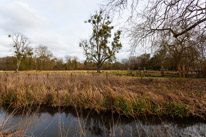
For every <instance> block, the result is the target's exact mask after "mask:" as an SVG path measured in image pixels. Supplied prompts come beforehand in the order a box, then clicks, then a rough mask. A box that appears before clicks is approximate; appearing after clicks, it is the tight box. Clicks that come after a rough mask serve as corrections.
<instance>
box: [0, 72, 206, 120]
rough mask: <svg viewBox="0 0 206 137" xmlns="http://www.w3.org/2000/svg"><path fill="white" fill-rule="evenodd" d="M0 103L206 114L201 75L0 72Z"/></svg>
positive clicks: (205, 86) (127, 112)
mask: <svg viewBox="0 0 206 137" xmlns="http://www.w3.org/2000/svg"><path fill="white" fill-rule="evenodd" d="M0 104H1V105H11V106H12V107H14V108H18V107H23V106H27V105H43V106H66V107H79V108H84V109H91V110H94V111H95V112H97V113H100V112H107V111H109V112H114V113H118V114H120V115H124V116H131V117H136V116H144V115H152V116H160V117H161V116H169V117H197V118H201V119H204V120H205V118H206V80H205V79H152V78H143V79H140V78H132V77H126V76H114V75H108V74H104V75H103V74H81V73H76V74H72V73H71V74H69V73H67V74H66V73H56V74H55V73H53V74H49V73H45V74H38V73H35V74H32V73H27V74H24V73H19V74H17V73H6V74H4V73H2V74H0Z"/></svg>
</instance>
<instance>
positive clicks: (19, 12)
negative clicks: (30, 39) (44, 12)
mask: <svg viewBox="0 0 206 137" xmlns="http://www.w3.org/2000/svg"><path fill="white" fill-rule="evenodd" d="M0 8H1V10H0V12H1V17H2V18H3V19H4V20H1V21H0V26H1V29H3V30H4V31H6V32H27V31H31V30H35V29H41V28H43V27H46V26H47V25H49V21H47V20H46V19H45V18H44V17H42V16H40V14H39V13H38V12H37V11H36V10H35V9H33V8H31V7H30V6H29V5H27V4H26V3H23V2H12V3H9V4H7V5H6V6H4V7H2V6H1V7H0Z"/></svg>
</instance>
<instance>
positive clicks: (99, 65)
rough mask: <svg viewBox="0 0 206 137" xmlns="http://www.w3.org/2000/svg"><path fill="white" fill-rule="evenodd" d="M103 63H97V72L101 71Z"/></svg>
mask: <svg viewBox="0 0 206 137" xmlns="http://www.w3.org/2000/svg"><path fill="white" fill-rule="evenodd" d="M101 66H102V65H101V63H97V73H101Z"/></svg>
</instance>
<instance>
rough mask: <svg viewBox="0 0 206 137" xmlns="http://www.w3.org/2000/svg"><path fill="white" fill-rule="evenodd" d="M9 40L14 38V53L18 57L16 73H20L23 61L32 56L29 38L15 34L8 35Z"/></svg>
mask: <svg viewBox="0 0 206 137" xmlns="http://www.w3.org/2000/svg"><path fill="white" fill-rule="evenodd" d="M8 37H9V38H12V40H13V42H14V46H13V47H14V49H15V51H14V53H15V57H16V61H17V63H16V72H18V71H19V67H20V65H21V62H22V59H23V58H24V57H26V56H27V55H32V54H33V53H32V48H30V47H29V42H28V38H26V37H25V36H24V35H22V34H20V33H15V34H13V35H8Z"/></svg>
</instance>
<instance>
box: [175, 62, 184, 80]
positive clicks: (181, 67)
mask: <svg viewBox="0 0 206 137" xmlns="http://www.w3.org/2000/svg"><path fill="white" fill-rule="evenodd" d="M177 69H178V72H179V76H180V78H185V74H186V73H185V72H186V70H185V64H184V63H183V64H178V65H177Z"/></svg>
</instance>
